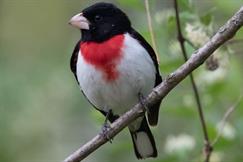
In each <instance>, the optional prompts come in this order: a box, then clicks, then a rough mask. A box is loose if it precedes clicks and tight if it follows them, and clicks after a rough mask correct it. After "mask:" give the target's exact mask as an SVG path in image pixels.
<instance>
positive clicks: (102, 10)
mask: <svg viewBox="0 0 243 162" xmlns="http://www.w3.org/2000/svg"><path fill="white" fill-rule="evenodd" d="M69 23H70V24H71V25H72V26H75V27H77V28H79V29H80V30H81V34H82V37H81V39H80V41H78V43H77V45H76V46H75V49H74V51H73V54H72V57H71V70H72V72H73V73H74V76H75V78H76V79H77V81H78V84H79V86H80V87H81V91H82V92H83V94H84V95H85V96H86V98H87V99H88V100H89V102H90V103H91V104H92V105H93V106H94V107H95V108H96V109H97V110H99V111H100V112H101V113H102V114H103V115H105V116H106V117H107V119H108V120H109V121H110V122H113V121H114V120H116V119H117V118H118V117H119V116H120V115H121V114H123V113H125V112H126V111H128V110H129V109H130V108H132V107H133V106H134V105H135V104H136V103H137V102H139V101H141V95H142V96H143V95H144V96H147V95H148V94H149V93H150V92H151V90H152V89H153V87H155V86H156V85H158V84H160V83H161V82H162V79H161V76H160V74H159V69H158V62H157V59H156V55H155V53H154V51H153V49H152V47H151V46H150V45H149V44H148V43H147V42H146V40H145V39H144V38H143V37H142V36H141V35H140V34H139V33H138V32H136V31H135V30H134V29H133V28H132V27H131V22H130V20H129V19H128V17H127V15H126V14H125V13H124V12H123V11H121V10H120V9H119V8H117V7H116V6H114V5H113V4H110V3H96V4H94V5H92V6H90V7H88V8H86V9H84V10H83V11H82V12H81V13H79V14H77V15H75V16H73V17H72V18H71V20H70V22H69ZM160 103H161V101H159V102H158V103H156V104H154V105H153V107H152V108H151V109H150V111H149V112H148V113H147V115H148V121H149V124H150V125H153V126H154V125H156V124H157V122H158V114H159V107H160ZM128 128H129V130H130V133H131V136H132V141H133V146H134V151H135V154H136V156H137V158H139V159H140V158H146V157H156V156H157V150H156V146H155V141H154V137H153V135H152V133H151V131H150V128H149V126H148V123H147V119H146V117H145V116H143V117H139V118H138V119H136V120H135V121H134V122H133V123H131V124H130V125H129V126H128Z"/></svg>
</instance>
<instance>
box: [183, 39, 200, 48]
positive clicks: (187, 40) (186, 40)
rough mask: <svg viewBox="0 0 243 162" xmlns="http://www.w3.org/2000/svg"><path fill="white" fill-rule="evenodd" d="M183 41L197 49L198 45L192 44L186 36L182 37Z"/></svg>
mask: <svg viewBox="0 0 243 162" xmlns="http://www.w3.org/2000/svg"><path fill="white" fill-rule="evenodd" d="M184 40H185V42H187V43H188V44H189V45H190V46H192V48H194V50H196V49H198V47H197V46H196V45H195V44H193V43H192V42H191V41H190V40H189V39H188V38H184Z"/></svg>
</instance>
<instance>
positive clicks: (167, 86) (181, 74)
mask: <svg viewBox="0 0 243 162" xmlns="http://www.w3.org/2000/svg"><path fill="white" fill-rule="evenodd" d="M242 26H243V6H242V7H241V8H240V10H239V11H238V12H237V13H235V15H234V16H233V17H232V18H230V19H229V20H228V21H227V23H226V24H225V25H224V26H222V27H221V28H220V29H219V30H218V32H217V33H216V34H215V35H214V36H213V37H212V38H211V39H210V40H209V41H208V42H207V43H206V44H205V45H204V46H202V47H201V48H200V49H198V50H197V51H195V52H194V53H193V54H192V56H191V57H190V58H189V59H188V61H187V62H186V63H184V64H183V65H182V66H181V67H179V68H178V69H177V70H176V71H174V72H173V73H171V74H170V75H169V76H167V78H166V79H165V80H164V81H163V82H162V83H161V84H160V85H158V86H157V87H155V88H154V89H153V91H152V92H151V93H150V94H149V95H148V96H147V97H146V101H145V102H146V104H147V105H148V107H150V106H151V105H153V103H155V102H156V101H158V100H160V99H163V98H164V97H165V96H166V95H167V94H168V93H169V92H170V91H171V90H172V89H173V88H174V87H175V86H176V85H178V84H179V83H180V82H181V81H182V80H183V79H184V78H185V77H186V76H188V75H189V74H190V73H191V72H192V71H193V70H195V69H196V68H197V67H199V66H200V65H201V64H203V63H204V61H205V60H206V59H207V58H208V57H209V56H210V55H211V54H212V53H213V52H214V51H215V50H216V49H217V48H219V47H220V46H221V45H222V44H223V43H225V42H226V41H227V40H229V39H231V38H232V37H233V36H234V35H235V34H236V32H237V31H238V30H239V29H240V28H241V27H242ZM151 111H152V110H151ZM143 113H144V109H143V106H142V105H141V104H139V103H138V104H136V105H135V106H134V107H133V108H132V109H130V110H129V111H128V112H126V113H125V114H124V115H122V116H121V117H120V118H119V119H117V120H116V121H115V122H113V123H112V124H111V128H110V129H109V130H108V131H107V136H108V137H110V138H112V137H114V136H115V135H116V134H118V133H119V132H120V131H121V130H122V129H124V128H125V127H126V126H127V125H128V124H129V123H131V122H132V121H133V120H135V119H136V118H137V117H139V116H141V115H142V114H143ZM107 141H108V139H107V138H106V137H105V136H102V135H101V134H98V135H97V136H95V137H94V138H93V139H91V140H90V141H89V142H87V143H86V144H84V145H83V146H81V147H80V148H79V149H77V151H75V152H74V153H72V154H71V155H70V156H69V157H67V158H66V159H65V160H64V161H65V162H79V161H81V160H83V159H84V158H85V157H87V156H88V155H89V154H90V153H92V152H93V151H95V150H96V149H97V148H99V147H100V146H101V145H103V144H104V143H106V142H107Z"/></svg>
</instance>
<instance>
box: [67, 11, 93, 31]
mask: <svg viewBox="0 0 243 162" xmlns="http://www.w3.org/2000/svg"><path fill="white" fill-rule="evenodd" d="M69 24H70V25H72V26H74V27H76V28H79V29H85V30H89V24H90V23H89V21H88V20H87V19H86V18H85V17H84V16H83V13H78V14H77V15H74V16H73V17H72V18H71V19H70V20H69Z"/></svg>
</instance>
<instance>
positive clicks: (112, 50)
mask: <svg viewBox="0 0 243 162" xmlns="http://www.w3.org/2000/svg"><path fill="white" fill-rule="evenodd" d="M123 41H124V35H123V34H121V35H117V36H114V37H112V38H110V39H109V40H107V41H104V42H102V43H96V42H83V43H81V44H80V50H81V54H82V56H83V58H84V60H85V61H86V62H87V63H90V64H92V65H93V66H95V68H97V69H98V70H101V71H102V72H103V74H104V77H105V79H106V80H108V81H113V80H115V79H117V78H118V76H119V73H118V71H117V68H116V65H117V64H118V63H119V61H120V59H121V56H122V53H121V49H122V47H123Z"/></svg>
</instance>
